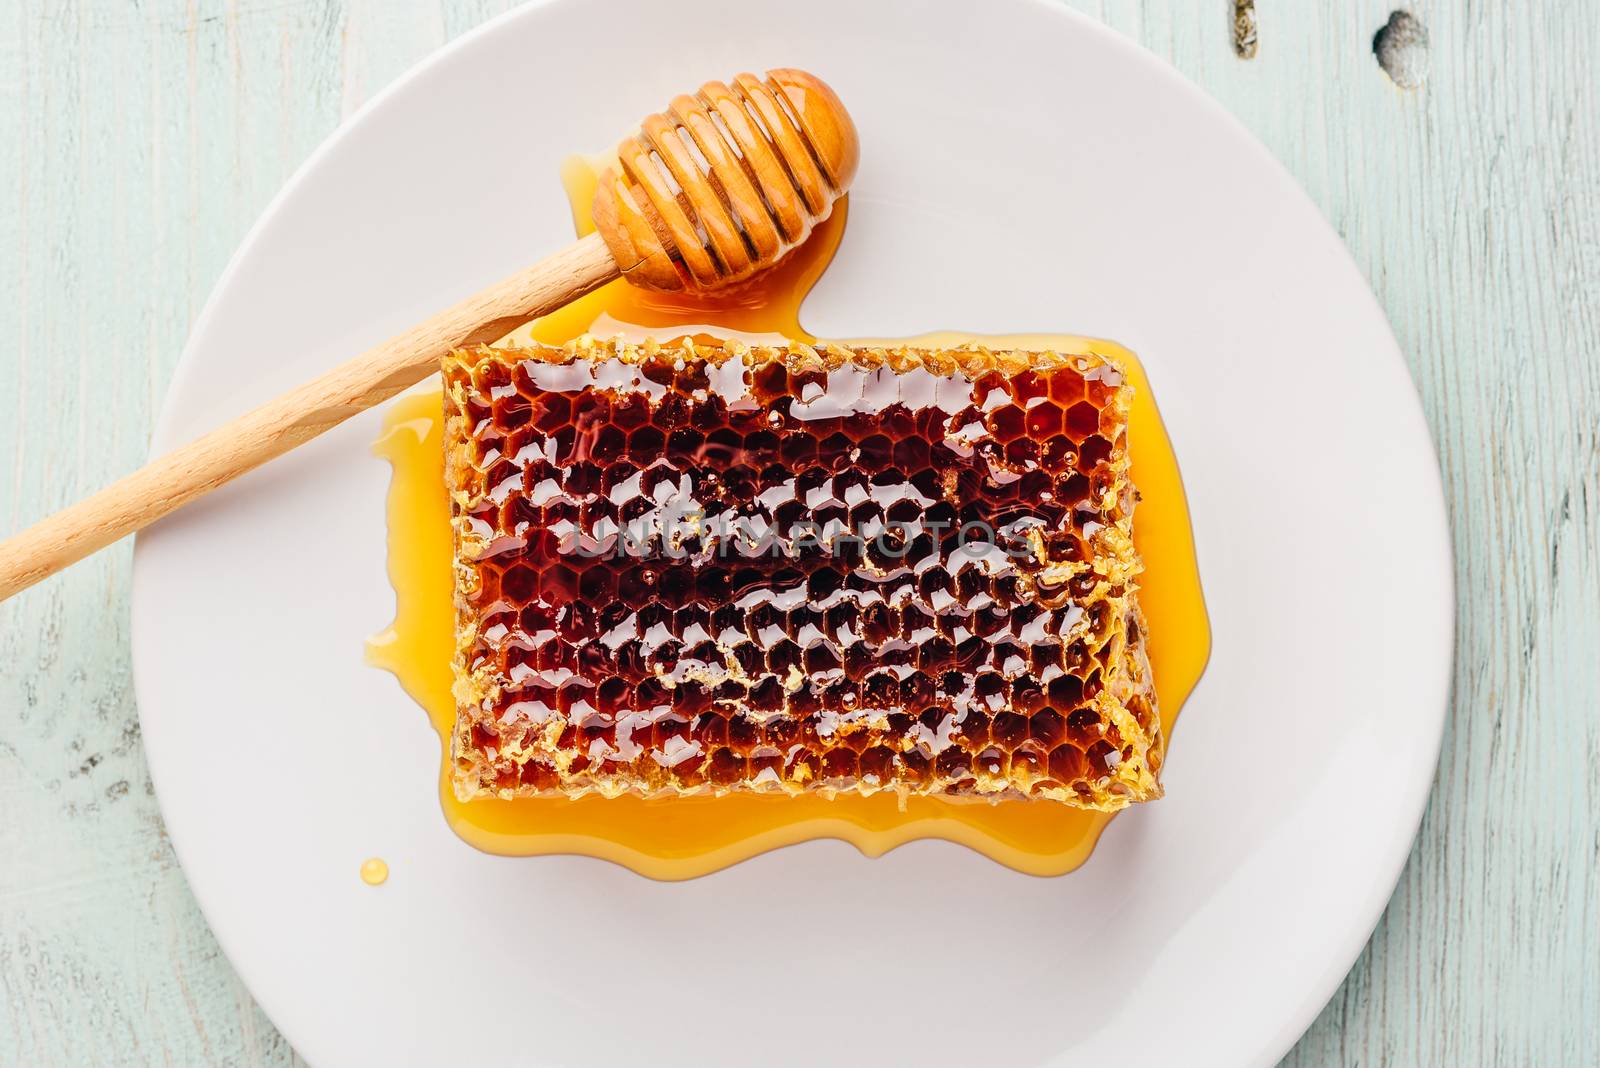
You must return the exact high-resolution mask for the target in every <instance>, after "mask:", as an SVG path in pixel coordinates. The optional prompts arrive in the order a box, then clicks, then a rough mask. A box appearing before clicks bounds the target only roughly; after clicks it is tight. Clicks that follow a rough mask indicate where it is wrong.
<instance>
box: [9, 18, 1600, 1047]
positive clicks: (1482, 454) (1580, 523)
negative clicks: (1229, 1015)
mask: <svg viewBox="0 0 1600 1068" xmlns="http://www.w3.org/2000/svg"><path fill="white" fill-rule="evenodd" d="M504 6H505V5H504V4H503V3H501V2H500V0H483V2H479V3H471V2H457V0H437V2H426V0H390V2H380V0H350V2H347V3H342V4H341V3H329V4H323V3H316V2H309V0H308V2H285V0H235V2H232V3H220V2H218V3H213V2H201V0H194V2H190V3H187V4H186V3H183V2H180V0H147V2H146V3H144V4H139V5H135V4H133V3H127V4H121V3H97V2H91V0H79V2H77V3H72V2H46V0H20V2H14V3H13V4H11V5H10V6H9V7H8V8H7V10H5V11H3V12H0V60H3V62H4V69H5V70H7V71H8V72H11V76H10V77H9V78H6V79H4V84H3V85H0V143H3V144H4V145H6V146H7V147H8V149H10V151H7V152H3V153H0V167H3V168H4V170H3V190H4V200H3V201H0V245H3V248H0V306H3V307H4V308H5V309H6V311H5V313H4V314H3V315H0V380H4V381H6V382H8V383H11V384H13V387H14V388H13V389H12V390H10V391H8V393H7V398H8V399H4V400H0V531H5V532H10V531H14V530H17V529H20V528H21V527H22V526H23V525H24V524H25V523H27V522H30V521H32V520H34V519H37V518H39V517H40V516H42V515H44V514H46V513H48V512H50V511H52V510H55V509H57V508H60V507H62V506H64V505H65V504H67V503H69V502H71V501H72V500H75V499H77V498H78V497H80V496H82V495H84V494H85V493H87V492H90V491H92V490H93V489H95V488H97V487H99V486H101V485H104V484H105V483H107V482H109V481H110V480H111V479H112V478H114V477H115V476H117V475H119V474H122V473H125V472H126V471H128V470H130V469H131V468H133V467H134V466H136V465H137V464H138V463H140V462H142V460H143V459H144V455H145V449H146V444H147V441H148V435H149V431H150V428H151V424H152V419H153V415H154V412H155V409H156V406H157V404H158V402H159V399H160V397H161V395H162V391H163V390H164V389H165V386H166V382H167V380H168V377H169V375H170V373H171V370H172V367H173V364H174V362H175V360H176V356H177V353H178V351H179V350H180V348H181V347H182V344H183V340H184V337H185V335H186V333H187V331H188V328H189V324H190V323H191V322H192V320H193V318H194V316H195V314H196V313H197V311H198V310H199V307H200V304H201V302H202V301H203V300H204V298H205V295H206V293H207V292H208V291H209V290H210V288H211V286H212V284H213V283H214V282H215V280H216V278H217V276H218V274H219V273H220V272H221V269H222V267H223V265H224V263H225V262H226V259H227V257H228V256H229V255H230V254H231V252H232V250H233V249H234V248H235V247H236V245H237V244H238V242H239V240H240V239H241V237H242V236H243V234H244V232H245V230H246V228H247V227H248V226H249V224H250V223H251V221H252V220H253V219H254V218H255V217H256V215H257V214H258V213H259V212H260V210H261V209H262V208H263V207H264V206H265V204H266V203H267V201H268V199H269V198H270V197H271V196H272V194H273V193H274V192H275V191H276V190H277V188H278V187H279V186H280V185H281V183H282V182H283V181H284V179H285V178H287V176H288V175H289V173H290V172H291V171H292V170H293V168H294V167H295V166H296V165H297V164H298V163H299V162H300V161H301V160H303V159H304V158H305V156H306V155H307V154H308V153H309V152H310V151H311V150H312V149H313V148H314V147H315V146H316V144H317V143H318V142H319V141H320V140H321V139H322V138H323V137H325V136H326V135H327V134H328V133H329V132H330V131H331V130H332V129H333V128H334V127H335V126H336V125H337V124H338V122H339V121H340V119H341V118H342V117H344V116H346V115H348V114H349V113H350V112H351V111H352V110H353V109H354V108H355V107H357V106H359V105H360V104H361V103H362V102H363V101H365V100H366V99H367V98H368V97H370V96H371V95H372V94H373V93H374V92H375V91H376V90H378V89H379V88H381V87H382V86H383V85H384V84H386V83H387V82H389V81H390V80H392V79H393V78H394V77H395V76H397V75H398V74H400V73H401V72H402V71H403V70H404V69H405V68H406V67H407V66H409V65H410V64H411V63H413V62H415V61H416V60H417V59H419V58H421V57H422V56H423V55H425V54H426V53H427V52H428V51H429V50H431V49H432V48H434V47H436V46H437V45H439V44H441V43H443V42H444V41H445V40H447V39H449V38H451V37H453V36H455V35H457V34H459V33H461V32H462V31H464V30H466V29H469V28H471V27H472V26H475V25H477V24H478V23H480V22H481V21H482V20H483V19H485V18H487V17H488V16H490V15H492V14H495V13H496V12H498V11H499V10H500V9H501V8H502V7H504ZM1072 6H1075V7H1077V8H1079V9H1081V10H1084V11H1086V12H1088V13H1089V14H1091V15H1094V16H1096V17H1099V18H1101V19H1103V20H1104V21H1106V22H1108V23H1109V24H1111V25H1112V26H1113V27H1115V28H1116V29H1118V30H1120V31H1121V32H1123V33H1125V34H1127V35H1128V36H1130V37H1132V38H1134V39H1135V40H1138V41H1140V42H1142V43H1143V44H1145V45H1146V46H1147V47H1149V48H1150V49H1152V50H1153V51H1155V52H1156V53H1157V54H1159V55H1161V56H1163V57H1165V58H1167V59H1169V60H1170V61H1171V62H1173V63H1174V64H1175V65H1176V66H1177V67H1178V68H1179V69H1180V70H1182V71H1183V72H1184V73H1185V74H1186V75H1187V76H1188V77H1190V78H1191V79H1193V80H1194V81H1196V82H1198V83H1199V84H1200V85H1202V86H1204V87H1205V88H1206V89H1207V90H1208V91H1210V92H1211V93H1212V94H1213V95H1215V96H1216V97H1217V98H1218V99H1219V100H1220V101H1221V102H1222V104H1223V105H1224V106H1225V107H1226V108H1228V109H1229V110H1230V111H1232V112H1233V113H1234V114H1235V115H1237V116H1238V117H1239V118H1240V120H1241V121H1243V122H1244V123H1245V125H1247V126H1248V127H1249V128H1250V129H1252V130H1253V131H1254V132H1255V133H1256V134H1257V135H1258V136H1259V137H1260V138H1261V139H1262V140H1263V141H1264V142H1265V143H1266V144H1267V146H1268V147H1269V148H1270V149H1271V150H1272V151H1273V152H1274V154H1276V155H1277V157H1278V158H1279V159H1280V160H1282V161H1283V163H1284V165H1285V166H1286V167H1287V168H1288V169H1289V170H1290V171H1291V172H1292V173H1293V174H1294V176H1295V177H1296V178H1297V179H1298V180H1299V181H1300V182H1301V184H1302V185H1303V186H1304V187H1305V188H1306V189H1307V191H1308V192H1309V193H1310V195H1311V197H1312V198H1313V199H1314V200H1315V201H1316V202H1317V204H1318V205H1319V206H1320V207H1321V208H1322V210H1323V211H1324V213H1325V214H1326V215H1327V216H1328V218H1329V219H1330V220H1331V221H1332V222H1333V224H1334V226H1335V227H1336V228H1337V229H1338V231H1339V232H1340V233H1341V234H1342V235H1343V236H1344V238H1345V240H1346V242H1347V243H1348V245H1349V247H1350V250H1351V253H1352V254H1353V255H1354V257H1355V259H1356V262H1357V263H1358V264H1359V265H1360V267H1361V269H1362V270H1363V272H1364V273H1365V274H1366V276H1367V277H1368V278H1369V279H1370V280H1371V282H1372V285H1373V288H1374V289H1375V291H1376V292H1377V294H1378V298H1379V300H1380V301H1381V302H1382V304H1383V306H1384V307H1385V308H1386V309H1387V311H1388V313H1389V316H1390V320H1391V322H1392V323H1393V325H1394V328H1395V332H1396V334H1397V335H1398V336H1399V338H1400V342H1401V346H1402V348H1403V349H1404V350H1405V352H1406V353H1407V356H1408V359H1409V361H1410V364H1411V368H1412V371H1413V373H1414V375H1415V377H1416V379H1417V382H1418V388H1419V391H1420V393H1421V395H1422V399H1423V404H1424V407H1425V409H1426V412H1427V415H1428V418H1429V421H1430V423H1431V425H1432V428H1433V432H1434V437H1435V440H1436V442H1437V443H1438V447H1439V451H1440V457H1441V463H1442V465H1443V468H1444V475H1445V486H1446V491H1447V493H1448V495H1449V500H1450V505H1451V517H1452V522H1453V525H1454V533H1455V547H1456V554H1457V560H1456V570H1457V579H1458V582H1459V598H1460V608H1459V629H1458V635H1457V666H1456V677H1455V691H1454V704H1453V709H1452V713H1451V719H1450V723H1449V726H1448V729H1447V733H1446V737H1445V742H1444V750H1443V754H1442V757H1441V761H1440V766H1439V772H1438V781H1437V784H1436V788H1435V791H1434V795H1433V799H1432V802H1431V804H1430V807H1429V809H1428V813H1427V816H1426V818H1425V819H1424V822H1423V827H1422V832H1421V835H1420V836H1419V838H1418V842H1417V845H1416V847H1415V849H1414V851H1413V854H1412V857H1411V860H1410V862H1409V864H1408V865H1407V867H1406V870H1405V872H1404V874H1403V876H1402V877H1401V881H1400V885H1399V888H1398V889H1397V891H1396V893H1395V897H1394V900H1393V901H1392V902H1391V904H1390V906H1389V909H1388V911H1387V913H1386V914H1385V916H1384V918H1383V920H1382V922H1381V923H1380V924H1379V927H1378V930H1377V932H1376V933H1375V934H1374V936H1373V940H1372V942H1371V944H1370V945H1369V946H1368V948H1367V949H1366V951H1365V952H1364V953H1363V954H1362V956H1361V958H1360V960H1359V961H1358V962H1357V963H1356V966H1355V968H1354V969H1353V970H1352V972H1351V974H1350V976H1349V978H1348V979H1347V980H1346V982H1345V984H1344V986H1343V987H1342V988H1341V990H1340V991H1339V993H1338V994H1337V995H1336V996H1335V997H1334V999H1333V1000H1332V1002H1331V1003H1330V1004H1329V1006H1328V1007H1327V1009H1326V1010H1325V1011H1324V1012H1323V1014H1322V1015H1321V1017H1320V1018H1319V1019H1318V1020H1317V1021H1316V1023H1315V1024H1314V1025H1313V1026H1312V1028H1311V1030H1310V1031H1309V1032H1308V1033H1307V1034H1306V1036H1305V1037H1304V1039H1302V1041H1301V1042H1300V1044H1299V1046H1298V1047H1297V1048H1296V1049H1295V1050H1294V1051H1293V1053H1291V1054H1290V1056H1289V1057H1288V1059H1287V1061H1286V1063H1288V1064H1292V1065H1296V1066H1299V1065H1327V1064H1338V1065H1379V1064H1396V1065H1410V1064H1430V1065H1432V1064H1437V1065H1457V1064H1463V1065H1465V1064H1488V1063H1494V1064H1528V1065H1568V1064H1574V1065H1580V1064H1581V1065H1587V1064H1595V1063H1600V965H1597V963H1596V962H1597V961H1600V814H1597V807H1600V771H1597V768H1600V712H1597V709H1600V296H1597V294H1600V88H1597V83H1600V79H1596V78H1595V76H1594V71H1593V57H1595V56H1596V55H1600V3H1597V2H1596V0H1524V2H1522V3H1518V4H1506V3H1492V2H1488V0H1415V2H1412V3H1410V4H1409V7H1410V9H1411V10H1412V11H1413V12H1414V13H1415V14H1417V15H1418V16H1419V17H1420V18H1421V20H1422V21H1423V23H1424V24H1425V25H1426V27H1427V30H1428V33H1429V40H1430V45H1431V63H1430V73H1429V77H1428V80H1427V82H1426V84H1425V85H1424V87H1423V88H1421V89H1419V90H1415V91H1410V92H1407V91H1402V90H1400V89H1397V88H1396V87H1395V86H1394V85H1393V84H1392V82H1391V81H1390V80H1389V78H1388V77H1387V76H1386V75H1385V74H1384V73H1383V72H1382V71H1381V70H1380V69H1379V68H1378V65H1377V63H1376V62H1375V60H1374V57H1373V54H1372V38H1373V34H1374V33H1375V32H1376V31H1377V30H1378V28H1379V27H1380V26H1382V25H1384V23H1385V22H1386V21H1387V20H1388V17H1389V14H1390V10H1391V7H1392V5H1391V4H1387V3H1378V2H1373V0H1325V2H1322V3H1312V2H1294V3H1290V2H1286V0H1284V2H1274V0H1259V2H1258V3H1257V5H1256V6H1257V10H1258V29H1259V54H1258V55H1257V57H1256V58H1255V59H1252V60H1248V61H1245V60H1240V59H1239V58H1237V57H1236V56H1235V55H1234V51H1233V47H1232V20H1231V14H1232V7H1233V5H1232V4H1231V3H1230V2H1227V0H1215V2H1210V0H1207V2H1203V3H1201V2H1197V3H1171V2H1169V0H1147V2H1139V0H1072ZM1252 299H1270V294H1244V295H1242V296H1241V313H1247V312H1248V307H1249V301H1250V300H1252ZM1330 445H1331V446H1333V447H1348V448H1359V447H1360V443H1359V442H1348V443H1330ZM1373 462H1374V465H1375V470H1376V469H1377V467H1376V465H1379V464H1381V457H1374V458H1373ZM127 596H128V550H127V547H126V546H121V547H116V548H113V549H112V550H110V551H108V552H106V553H103V554H101V555H100V556H98V557H96V558H94V559H92V560H90V561H86V562H85V563H84V564H83V565H80V566H79V567H77V568H74V569H72V570H71V571H69V572H68V573H66V574H64V575H62V576H59V577H58V578H56V579H54V580H52V581H51V582H50V583H48V584H45V585H43V586H41V587H38V588H36V589H34V590H31V591H28V592H26V593H24V594H22V595H21V596H19V597H18V598H16V599H14V600H13V601H11V602H8V603H6V604H3V605H0V812H3V813H4V819H3V820H0V1063H4V1064H30V1065H37V1064H44V1065H48V1064H73V1065H76V1064H113V1063H138V1064H143V1063H174V1064H188V1063H219V1064H246V1065H254V1064H265V1065H281V1064H287V1063H293V1062H294V1060H295V1058H294V1054H293V1051H292V1050H291V1049H290V1048H289V1047H288V1045H287V1043H286V1042H285V1041H284V1040H283V1039H282V1037H281V1036H279V1035H278V1034H277V1033H276V1032H275V1031H274V1030H273V1028H272V1026H271V1024H270V1023H269V1022H268V1021H267V1020H266V1019H265V1018H264V1017H263V1016H262V1014H261V1013H260V1011H259V1010H258V1009H257V1008H256V1007H255V1005H254V1003H253V1002H252V1001H251V999H250V997H249V995H248V993H247V992H246V991H245V990H244V988H243V987H242V985H241V984H240V983H239V981H238V979H237V978H236V977H235V976H234V975H233V973H232V971H231V969H230V968H229V967H228V964H227V962H226V961H225V960H224V959H223V958H222V956H221V954H220V952H219V951H218V949H217V946H216V943H215V942H214V940H213V939H212V937H211V935H210V933H209V932H208V930H207V928H206V926H205V924H204V922H203V920H202V919H201V917H200V915H199V914H198V912H197V910H196V908H195V905H194V902H193V899H192V898H191V897H190V895H189V892H188V890H187V888H186V886H185V884H184V881H183V877H182V874H181V872H180V871H179V870H178V868H177V866H176V863H175V861H174V859H173V855H172V851H171V848H170V846H169V844H168V842H167V840H166V838H165V836H164V834H163V831H162V825H161V820H160V816H159V814H158V811H157V808H156V805H155V800H154V798H153V797H152V796H151V790H150V781H149V776H148V773H147V771H146V769H145V766H144V761H143V757H142V755H141V752H140V743H139V734H138V723H137V719H136V717H135V713H134V706H133V701H132V697H131V694H130V680H129V666H128V661H129V657H128V646H127ZM1290 951H1292V950H1290Z"/></svg>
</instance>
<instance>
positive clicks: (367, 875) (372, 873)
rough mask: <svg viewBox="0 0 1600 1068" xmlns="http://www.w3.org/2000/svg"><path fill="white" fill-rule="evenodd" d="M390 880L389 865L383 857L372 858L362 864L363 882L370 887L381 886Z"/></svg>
mask: <svg viewBox="0 0 1600 1068" xmlns="http://www.w3.org/2000/svg"><path fill="white" fill-rule="evenodd" d="M388 878H389V865H388V864H386V863H384V860H383V858H382V857H370V858H368V859H367V860H363V861H362V862H361V881H362V882H364V883H366V884H367V885H368V886H381V885H383V883H384V882H385V881H386V880H387V879H388Z"/></svg>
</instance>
